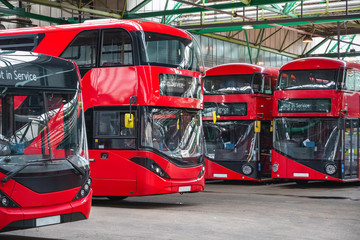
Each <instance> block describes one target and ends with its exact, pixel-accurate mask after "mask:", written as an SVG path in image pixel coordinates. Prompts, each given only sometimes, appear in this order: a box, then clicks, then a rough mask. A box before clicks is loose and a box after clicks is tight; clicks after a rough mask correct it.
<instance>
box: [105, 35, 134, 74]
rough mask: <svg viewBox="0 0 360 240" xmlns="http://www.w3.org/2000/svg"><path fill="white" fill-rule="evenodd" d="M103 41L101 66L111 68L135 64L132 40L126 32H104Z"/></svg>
mask: <svg viewBox="0 0 360 240" xmlns="http://www.w3.org/2000/svg"><path fill="white" fill-rule="evenodd" d="M102 39H103V43H102V47H101V63H100V66H102V67H110V66H119V65H132V64H133V57H132V45H131V38H130V36H129V34H128V33H127V32H126V31H125V30H122V29H107V30H103V37H102Z"/></svg>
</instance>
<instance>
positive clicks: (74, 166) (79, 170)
mask: <svg viewBox="0 0 360 240" xmlns="http://www.w3.org/2000/svg"><path fill="white" fill-rule="evenodd" d="M65 160H66V161H67V162H68V163H70V164H71V166H73V168H75V169H76V171H78V172H79V173H80V175H81V176H85V175H86V173H85V171H84V170H83V169H81V167H79V166H78V165H76V164H75V163H73V162H72V161H70V159H69V158H65Z"/></svg>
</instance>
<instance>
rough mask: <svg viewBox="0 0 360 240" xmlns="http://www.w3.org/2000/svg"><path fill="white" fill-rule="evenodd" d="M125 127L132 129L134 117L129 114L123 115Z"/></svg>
mask: <svg viewBox="0 0 360 240" xmlns="http://www.w3.org/2000/svg"><path fill="white" fill-rule="evenodd" d="M125 127H126V128H134V115H133V114H131V113H125Z"/></svg>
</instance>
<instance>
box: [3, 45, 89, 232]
mask: <svg viewBox="0 0 360 240" xmlns="http://www.w3.org/2000/svg"><path fill="white" fill-rule="evenodd" d="M79 81H80V75H79V72H78V69H77V68H76V65H75V64H74V63H72V62H69V61H65V60H63V59H58V58H55V57H51V56H47V55H42V54H37V53H29V52H22V51H1V52H0V92H1V94H0V232H3V231H10V230H16V229H24V228H32V227H41V226H46V225H52V224H58V223H64V222H71V221H76V220H81V219H86V218H88V216H89V213H90V208H91V196H92V190H91V188H90V184H91V179H90V168H89V160H88V152H87V142H86V133H85V122H84V112H83V108H82V98H81V92H80V88H79Z"/></svg>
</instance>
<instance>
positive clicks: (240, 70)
mask: <svg viewBox="0 0 360 240" xmlns="http://www.w3.org/2000/svg"><path fill="white" fill-rule="evenodd" d="M256 72H257V73H268V74H270V75H273V76H277V75H278V74H279V69H277V68H273V67H264V66H259V65H254V64H248V63H229V64H224V65H220V66H216V67H213V68H210V69H209V70H207V71H206V76H212V75H239V74H253V73H256Z"/></svg>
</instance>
